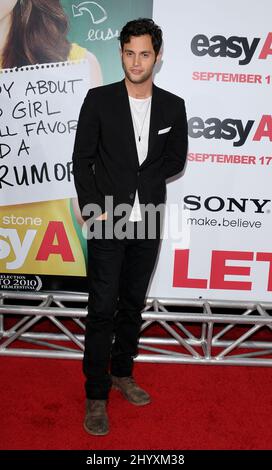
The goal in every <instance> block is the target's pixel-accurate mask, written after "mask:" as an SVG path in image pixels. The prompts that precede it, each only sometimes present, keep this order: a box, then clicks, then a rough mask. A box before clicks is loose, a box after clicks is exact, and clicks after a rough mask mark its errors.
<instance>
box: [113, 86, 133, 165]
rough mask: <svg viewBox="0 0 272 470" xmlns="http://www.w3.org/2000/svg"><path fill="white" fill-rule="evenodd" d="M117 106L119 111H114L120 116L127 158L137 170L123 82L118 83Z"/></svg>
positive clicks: (128, 108) (128, 106)
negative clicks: (118, 95)
mask: <svg viewBox="0 0 272 470" xmlns="http://www.w3.org/2000/svg"><path fill="white" fill-rule="evenodd" d="M118 106H120V110H118V109H117V110H116V111H117V113H118V115H119V116H120V120H121V125H122V127H123V130H124V139H125V141H126V144H127V148H128V157H129V158H130V159H131V162H132V164H133V165H134V166H135V167H136V168H139V160H138V152H137V147H136V142H135V134H134V127H133V121H132V116H131V112H130V105H129V99H128V93H127V88H126V85H125V80H122V81H121V82H120V102H118ZM118 111H120V112H118Z"/></svg>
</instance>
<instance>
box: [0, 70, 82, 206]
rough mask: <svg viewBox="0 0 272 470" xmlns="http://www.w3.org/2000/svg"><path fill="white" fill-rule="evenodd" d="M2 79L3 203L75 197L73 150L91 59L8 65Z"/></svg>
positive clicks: (0, 174)
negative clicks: (21, 65)
mask: <svg viewBox="0 0 272 470" xmlns="http://www.w3.org/2000/svg"><path fill="white" fill-rule="evenodd" d="M18 75H19V76H20V80H18ZM0 78H1V80H0V97H1V101H0V137H1V139H0V158H1V165H0V205H1V206H7V205H12V204H22V203H29V202H37V201H49V200H56V199H64V198H68V197H75V195H76V192H75V188H74V182H73V177H72V161H71V148H73V143H74V139H75V132H76V127H77V120H78V114H79V110H80V107H81V104H82V102H83V100H84V98H85V95H86V92H87V90H88V88H89V65H88V62H87V61H82V62H78V63H76V62H64V63H57V64H45V65H35V66H28V67H22V68H20V69H10V70H9V69H5V70H4V71H3V72H2V73H1V77H0ZM52 156H55V157H54V158H53V157H52Z"/></svg>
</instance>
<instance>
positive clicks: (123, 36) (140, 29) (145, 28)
mask: <svg viewBox="0 0 272 470" xmlns="http://www.w3.org/2000/svg"><path fill="white" fill-rule="evenodd" d="M143 34H149V35H150V36H151V40H152V45H153V49H154V51H155V55H156V57H157V55H158V53H159V52H160V48H161V45H162V30H161V28H160V27H159V26H158V25H156V24H155V23H154V21H153V20H152V19H150V18H138V19H137V20H132V21H129V22H128V23H127V24H126V25H125V26H124V27H123V29H122V31H121V33H120V36H119V38H118V39H119V41H120V43H121V49H122V50H123V48H124V44H126V43H127V42H129V41H130V38H131V36H142V35H143Z"/></svg>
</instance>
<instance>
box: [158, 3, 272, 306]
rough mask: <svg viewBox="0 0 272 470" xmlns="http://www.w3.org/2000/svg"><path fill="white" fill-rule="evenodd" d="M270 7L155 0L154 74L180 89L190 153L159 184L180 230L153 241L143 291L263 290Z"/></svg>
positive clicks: (249, 293)
mask: <svg viewBox="0 0 272 470" xmlns="http://www.w3.org/2000/svg"><path fill="white" fill-rule="evenodd" d="M271 13H272V5H271V2H270V1H269V0H261V1H260V2H257V3H254V2H248V1H246V0H241V1H239V2H237V1H235V0H229V1H228V2H227V3H222V2H221V3H220V4H219V3H218V2H217V1H216V0H208V1H206V2H203V1H202V0H196V1H195V2H193V3H188V2H187V3H186V5H185V3H184V2H180V1H179V0H171V2H168V3H167V7H166V6H165V2H164V0H154V4H153V17H154V20H155V21H156V22H157V23H158V24H160V25H161V26H162V28H163V31H164V38H165V46H164V55H163V65H162V67H161V70H160V73H159V74H158V75H157V76H156V83H157V85H159V86H161V87H162V88H166V89H168V90H169V91H171V92H173V93H176V94H178V95H180V96H182V97H183V98H184V99H185V102H186V105H187V117H188V124H189V154H188V163H187V167H186V171H185V174H184V177H183V178H179V179H176V180H175V181H172V182H170V183H169V184H168V205H167V207H168V209H169V208H170V206H171V204H172V205H173V207H174V206H175V211H174V214H175V217H170V220H171V221H172V222H174V221H175V222H176V221H177V220H178V219H179V228H181V230H177V227H174V228H173V227H172V235H171V236H170V237H169V236H168V238H167V239H166V240H164V242H163V244H162V247H161V252H160V257H159V262H158V266H157V270H156V274H155V276H154V278H153V282H152V285H151V287H150V290H149V295H150V296H151V297H153V296H155V297H159V298H194V299H197V298H201V297H202V298H208V299H224V300H231V299H234V300H262V301H270V300H271V290H272V250H271V231H272V230H271V229H272V210H271V209H272V204H271V199H272V198H271V176H272V154H271V141H272V112H271V87H272V75H271V63H272V32H271V31H270V30H271V20H270V17H271ZM172 213H173V212H172Z"/></svg>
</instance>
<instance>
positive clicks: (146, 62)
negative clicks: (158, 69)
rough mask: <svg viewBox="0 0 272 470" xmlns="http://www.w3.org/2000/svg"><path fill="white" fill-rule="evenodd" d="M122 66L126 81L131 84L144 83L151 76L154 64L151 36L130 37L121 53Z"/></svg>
mask: <svg viewBox="0 0 272 470" xmlns="http://www.w3.org/2000/svg"><path fill="white" fill-rule="evenodd" d="M121 58H122V66H123V69H124V72H125V75H126V77H127V79H128V80H129V81H130V82H132V83H144V82H145V81H146V80H148V79H149V78H150V77H151V76H152V72H153V68H154V65H155V62H156V61H157V59H158V57H157V59H156V57H155V51H154V49H153V45H152V40H151V36H150V35H149V34H144V35H143V36H131V38H130V41H129V42H127V43H125V44H124V48H123V51H121Z"/></svg>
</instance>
